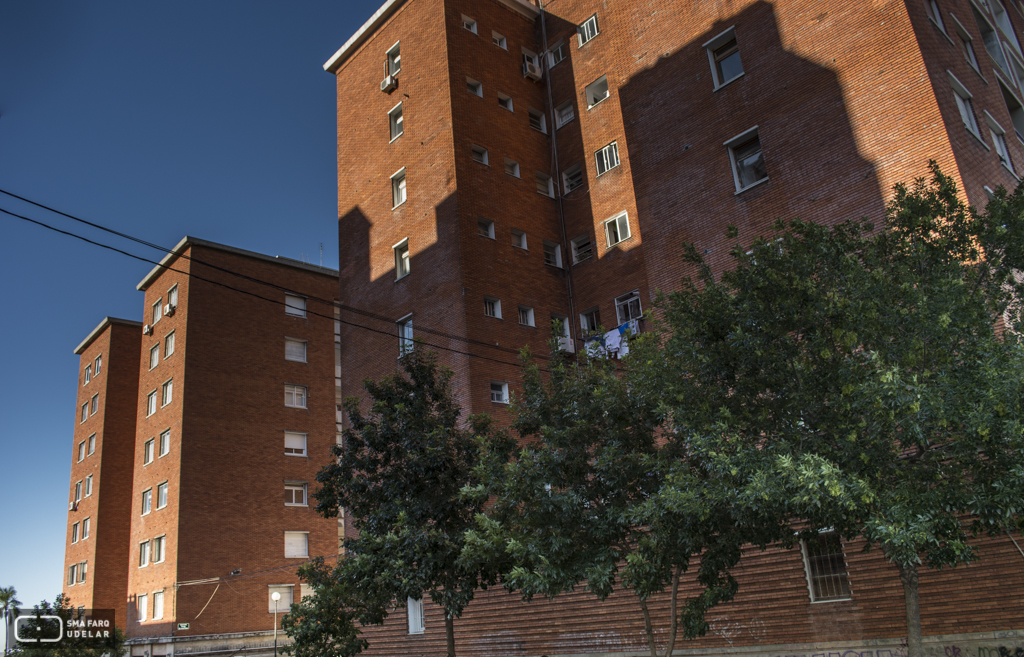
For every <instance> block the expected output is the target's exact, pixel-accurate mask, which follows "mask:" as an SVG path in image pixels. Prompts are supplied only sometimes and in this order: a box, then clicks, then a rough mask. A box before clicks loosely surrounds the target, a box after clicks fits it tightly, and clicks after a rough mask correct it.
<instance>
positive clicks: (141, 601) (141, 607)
mask: <svg viewBox="0 0 1024 657" xmlns="http://www.w3.org/2000/svg"><path fill="white" fill-rule="evenodd" d="M148 602H149V596H148V595H146V594H145V593H140V594H139V595H138V596H136V598H135V607H136V609H138V613H139V622H140V623H142V622H143V621H145V620H146V615H147V608H148V606H149V605H148V604H147V603H148Z"/></svg>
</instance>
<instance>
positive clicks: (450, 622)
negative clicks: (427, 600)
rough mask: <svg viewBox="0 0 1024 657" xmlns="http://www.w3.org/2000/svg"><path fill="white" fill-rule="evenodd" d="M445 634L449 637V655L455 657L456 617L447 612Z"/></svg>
mask: <svg viewBox="0 0 1024 657" xmlns="http://www.w3.org/2000/svg"><path fill="white" fill-rule="evenodd" d="M444 634H445V638H447V639H448V657H455V619H454V618H452V617H451V616H450V615H449V614H447V613H445V615H444Z"/></svg>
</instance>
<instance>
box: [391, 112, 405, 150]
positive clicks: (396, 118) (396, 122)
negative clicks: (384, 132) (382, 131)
mask: <svg viewBox="0 0 1024 657" xmlns="http://www.w3.org/2000/svg"><path fill="white" fill-rule="evenodd" d="M388 127H389V130H390V132H391V141H389V142H388V143H389V144H390V143H391V142H393V141H395V140H396V139H398V138H399V137H401V136H402V135H403V134H405V119H404V118H403V117H402V103H398V104H397V105H395V106H394V107H392V108H391V109H390V110H388Z"/></svg>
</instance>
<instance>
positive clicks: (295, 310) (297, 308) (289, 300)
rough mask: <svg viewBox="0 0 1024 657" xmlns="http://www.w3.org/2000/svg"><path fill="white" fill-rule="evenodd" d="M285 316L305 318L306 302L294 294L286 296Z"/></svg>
mask: <svg viewBox="0 0 1024 657" xmlns="http://www.w3.org/2000/svg"><path fill="white" fill-rule="evenodd" d="M284 314H285V315H291V316H292V317H305V316H306V300H305V299H304V298H303V297H297V296H294V295H292V294H286V295H284Z"/></svg>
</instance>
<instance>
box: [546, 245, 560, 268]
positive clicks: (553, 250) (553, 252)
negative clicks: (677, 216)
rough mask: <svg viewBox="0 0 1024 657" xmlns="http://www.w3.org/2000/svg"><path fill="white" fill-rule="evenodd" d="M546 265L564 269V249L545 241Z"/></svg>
mask: <svg viewBox="0 0 1024 657" xmlns="http://www.w3.org/2000/svg"><path fill="white" fill-rule="evenodd" d="M544 264H545V265H550V266H552V267H558V268H559V269H561V268H562V247H561V245H559V244H555V243H554V242H549V241H547V240H544Z"/></svg>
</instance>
